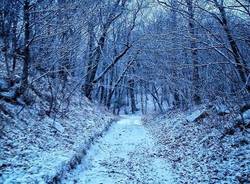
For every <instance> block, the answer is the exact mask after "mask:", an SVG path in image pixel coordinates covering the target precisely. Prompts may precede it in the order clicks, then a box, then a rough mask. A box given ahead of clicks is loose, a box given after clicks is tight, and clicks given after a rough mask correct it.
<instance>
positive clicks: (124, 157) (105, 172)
mask: <svg viewBox="0 0 250 184" xmlns="http://www.w3.org/2000/svg"><path fill="white" fill-rule="evenodd" d="M156 152H157V146H156V145H155V141H154V140H153V138H152V136H151V135H150V134H149V133H148V132H147V131H146V129H145V128H144V126H143V125H142V123H141V117H139V116H123V117H122V119H121V120H120V121H118V122H117V123H115V124H114V125H113V126H112V127H111V128H110V130H109V131H108V133H107V134H106V135H105V136H104V137H102V138H101V139H99V140H98V141H97V142H96V143H95V144H94V145H93V146H92V147H91V148H90V150H89V151H88V153H87V155H86V156H85V158H84V160H83V162H82V164H80V165H79V166H78V167H77V168H76V169H75V170H74V171H73V172H72V173H70V174H69V175H68V176H66V178H64V179H63V181H62V183H65V184H70V183H80V184H118V183H119V184H120V183H127V184H133V183H135V184H139V183H143V184H168V183H169V184H171V183H174V182H173V175H172V173H171V172H170V167H169V165H168V163H167V162H166V161H165V160H164V159H161V158H159V157H156Z"/></svg>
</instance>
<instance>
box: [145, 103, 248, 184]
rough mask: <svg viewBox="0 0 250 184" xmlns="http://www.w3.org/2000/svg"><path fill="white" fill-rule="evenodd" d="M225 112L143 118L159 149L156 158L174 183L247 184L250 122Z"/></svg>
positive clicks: (200, 111)
mask: <svg viewBox="0 0 250 184" xmlns="http://www.w3.org/2000/svg"><path fill="white" fill-rule="evenodd" d="M225 112H226V113H221V112H216V111H214V110H212V109H211V108H210V109H209V108H206V107H200V108H199V107H198V108H196V107H195V108H191V109H189V110H188V111H186V112H182V111H179V110H176V111H170V112H168V114H166V115H164V116H162V117H159V116H156V117H151V118H149V117H145V119H144V120H145V122H146V123H145V126H146V127H147V129H148V130H149V131H150V132H151V133H152V134H153V135H154V137H155V138H156V139H157V140H158V141H157V143H158V144H159V145H161V146H160V150H159V152H158V157H161V158H164V159H166V160H167V161H168V162H169V163H170V165H171V166H172V171H173V172H174V173H175V174H176V176H178V177H177V178H176V181H175V183H183V184H184V183H194V184H238V183H239V184H249V183H250V118H249V119H247V118H245V121H244V122H243V121H242V120H240V119H238V118H237V117H238V114H237V113H234V112H232V111H231V112H227V111H225ZM243 116H245V117H247V113H244V114H243ZM197 117H199V118H197ZM249 117H250V116H249ZM195 119H196V120H195Z"/></svg>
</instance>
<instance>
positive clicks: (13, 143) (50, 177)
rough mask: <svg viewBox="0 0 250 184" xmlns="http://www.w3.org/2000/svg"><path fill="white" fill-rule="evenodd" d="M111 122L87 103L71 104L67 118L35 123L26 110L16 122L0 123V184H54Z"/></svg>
mask: <svg viewBox="0 0 250 184" xmlns="http://www.w3.org/2000/svg"><path fill="white" fill-rule="evenodd" d="M113 120H114V117H113V116H112V115H111V114H108V113H106V112H104V111H103V110H100V109H98V108H95V107H94V106H93V105H91V104H88V103H87V102H86V103H85V105H84V106H81V105H79V104H76V103H75V104H74V105H73V107H72V108H71V110H70V112H68V115H67V118H59V119H56V120H53V119H51V118H48V117H47V118H44V119H39V117H38V116H37V115H35V114H34V112H29V111H28V110H27V111H25V112H22V116H20V117H19V118H18V119H12V120H10V119H9V120H6V119H5V120H4V121H3V120H1V124H2V127H1V129H0V136H1V139H0V183H5V184H7V183H8V184H9V183H13V184H14V183H29V184H32V183H56V182H57V180H59V179H60V177H61V176H62V175H64V174H65V172H67V171H68V170H70V169H72V168H74V167H76V165H77V164H78V163H79V162H80V161H81V159H82V157H83V156H84V155H85V153H86V150H88V148H89V147H90V145H91V143H92V142H93V141H94V140H95V139H96V138H97V137H98V136H100V135H102V134H103V132H105V131H106V130H107V129H108V127H109V126H110V125H111V123H112V121H113Z"/></svg>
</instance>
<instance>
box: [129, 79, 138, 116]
mask: <svg viewBox="0 0 250 184" xmlns="http://www.w3.org/2000/svg"><path fill="white" fill-rule="evenodd" d="M128 86H129V89H128V90H129V96H130V100H131V104H130V105H131V111H132V113H133V114H134V113H135V112H136V111H137V108H136V102H135V92H134V87H135V81H134V79H130V80H129V81H128Z"/></svg>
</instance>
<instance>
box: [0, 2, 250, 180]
mask: <svg viewBox="0 0 250 184" xmlns="http://www.w3.org/2000/svg"><path fill="white" fill-rule="evenodd" d="M249 8H250V2H249V0H94V1H93V0H0V143H1V145H0V183H1V182H4V183H11V182H12V183H17V182H19V181H20V183H32V182H38V183H39V182H49V181H51V180H53V182H59V181H60V179H61V178H62V177H63V176H64V175H65V173H67V172H70V171H68V170H69V168H74V167H75V166H76V165H77V164H78V163H79V161H80V160H82V159H83V158H82V157H83V155H84V150H85V151H86V150H87V148H89V145H90V144H91V142H92V140H93V139H96V138H97V137H98V135H100V134H102V133H103V132H105V131H106V130H107V129H108V127H109V126H110V122H111V119H113V115H114V114H115V115H119V114H143V115H145V118H146V119H147V118H148V117H150V115H149V114H157V116H155V118H154V119H152V120H151V121H152V122H148V123H147V124H149V125H150V126H149V127H150V128H149V129H148V131H149V134H147V133H146V134H145V136H146V135H147V136H149V135H150V132H151V133H153V132H155V131H157V130H159V134H157V135H156V136H155V137H154V138H152V139H153V142H155V140H154V139H156V137H157V139H158V140H159V142H160V143H161V144H159V146H160V147H162V150H163V152H164V150H165V152H168V151H169V154H164V153H163V155H164V158H165V157H168V159H169V160H170V162H172V165H173V167H172V171H173V173H175V174H176V182H177V183H178V182H182V180H181V178H183V181H184V182H188V183H190V182H191V183H192V182H194V183H209V182H214V183H217V182H218V183H221V182H224V181H225V182H229V183H230V182H232V183H237V182H239V183H245V182H249V180H248V178H249V172H250V171H249V168H250V166H249V162H247V161H246V160H247V159H248V157H247V156H245V155H246V153H248V152H247V151H249V141H250V140H249V116H250V115H249V113H250V95H249V93H250V62H249V61H250V54H249V53H250V36H249V35H250V9H249ZM202 107H203V108H202ZM196 108H198V109H197V110H196ZM187 112H190V114H189V113H187ZM191 112H192V113H191ZM111 113H112V114H111ZM168 113H169V114H172V115H171V116H168V115H166V114H168ZM162 116H165V119H166V120H162V121H161V123H159V124H158V123H156V122H155V119H158V118H160V117H162ZM178 118H179V119H178ZM177 119H178V121H177ZM175 121H176V123H175V124H173V122H175ZM163 122H167V123H163ZM127 128H128V129H130V128H132V127H127ZM131 131H132V132H133V128H132V129H131ZM192 131H193V132H194V133H191V132H192ZM111 134H112V132H111ZM118 135H119V134H118ZM122 135H123V136H125V135H124V134H122ZM166 135H167V137H166ZM147 136H146V137H147ZM202 136H204V137H202ZM170 139H171V141H172V142H171V143H169V145H167V143H168V141H169V140H170ZM210 139H211V140H210ZM88 140H90V141H88ZM104 140H105V138H104ZM121 140H122V139H121ZM190 140H191V141H190ZM114 142H115V140H114ZM110 144H111V142H110ZM142 144H145V142H143V143H142ZM87 145H88V146H87ZM111 145H112V144H111ZM111 145H110V146H111ZM177 145H179V146H177ZM195 145H197V146H195ZM168 146H170V147H171V149H170V147H168ZM76 147H77V148H76ZM111 147H112V146H111ZM182 148H183V150H184V152H183V150H180V149H182ZM76 150H77V151H76ZM157 150H158V149H157ZM185 150H186V151H185ZM127 151H128V150H127ZM199 151H200V152H201V153H199ZM206 151H208V152H207V153H205V152H206ZM125 152H126V150H125ZM177 152H178V153H177ZM133 153H134V154H142V153H141V152H140V153H135V152H133ZM223 154H224V155H226V156H222V155H223ZM155 155H158V156H160V155H161V154H155ZM195 155H196V156H197V157H196V156H195ZM202 155H203V156H202ZM242 155H243V156H242ZM138 158H144V157H138ZM234 158H235V159H234ZM159 159H161V158H159ZM202 159H205V160H202ZM212 159H213V160H212ZM148 162H150V161H148ZM167 162H168V161H167ZM188 162H190V164H188ZM135 163H137V161H135ZM194 163H200V165H201V166H197V164H196V165H195V164H194ZM109 164H111V163H109ZM132 165H133V164H132ZM144 165H145V164H144ZM176 165H177V166H178V167H175V166H176ZM215 166H216V168H215ZM112 167H113V166H112ZM185 167H186V169H184V168H185ZM191 167H192V168H191ZM217 167H218V168H217ZM227 167H228V170H227V169H226V168H227ZM163 168H165V167H163ZM194 168H196V169H198V170H199V172H193V171H194ZM140 169H141V168H140ZM140 169H139V171H140V172H141V170H140ZM151 169H154V168H151ZM146 170H147V169H146ZM147 171H148V170H147ZM172 171H171V172H172ZM175 171H176V172H175ZM124 172H125V174H127V176H128V175H129V177H131V175H130V174H131V173H129V172H127V171H124ZM70 173H71V172H70ZM73 173H74V172H73ZM145 173H147V172H145ZM145 173H144V174H145ZM153 173H154V172H152V173H151V174H153ZM156 173H157V172H156ZM110 174H111V175H112V173H110ZM113 174H115V173H113ZM123 174H124V173H123ZM132 174H135V175H136V176H137V175H138V173H132ZM148 176H150V174H148ZM203 176H204V177H205V178H204V177H203ZM223 176H224V177H223ZM156 177H157V176H156ZM206 177H207V178H206ZM125 178H126V177H125ZM138 178H139V179H138V180H131V182H132V181H133V182H135V183H136V182H137V183H140V182H142V183H143V182H144V183H145V182H146V180H147V181H149V180H148V179H149V178H147V179H145V181H143V179H142V177H138ZM71 179H72V181H74V178H71ZM119 179H120V178H119ZM124 181H126V180H124ZM152 181H156V180H152ZM161 181H163V180H161ZM146 183H147V182H146ZM160 183H161V182H160Z"/></svg>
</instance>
